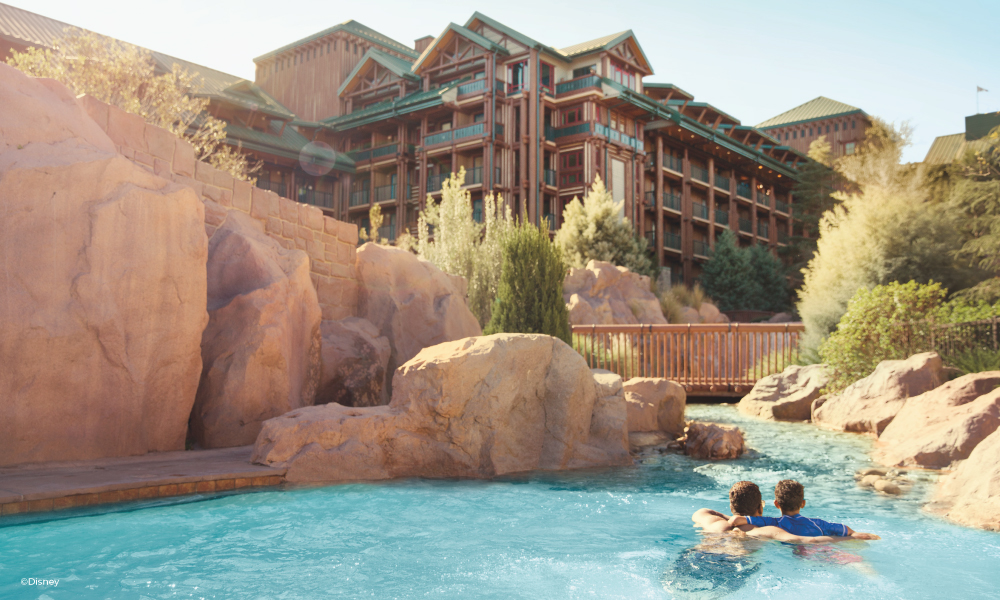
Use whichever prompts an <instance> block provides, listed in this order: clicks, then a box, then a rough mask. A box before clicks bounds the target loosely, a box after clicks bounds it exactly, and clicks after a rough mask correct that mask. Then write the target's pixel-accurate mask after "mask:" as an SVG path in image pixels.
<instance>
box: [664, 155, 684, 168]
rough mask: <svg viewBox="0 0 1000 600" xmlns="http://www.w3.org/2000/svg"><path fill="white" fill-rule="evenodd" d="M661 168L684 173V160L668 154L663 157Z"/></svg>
mask: <svg viewBox="0 0 1000 600" xmlns="http://www.w3.org/2000/svg"><path fill="white" fill-rule="evenodd" d="M663 166H664V167H666V168H668V169H670V170H671V171H675V172H677V173H683V172H684V160H683V159H680V158H678V157H676V156H673V155H670V154H664V155H663Z"/></svg>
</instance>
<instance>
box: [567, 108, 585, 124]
mask: <svg viewBox="0 0 1000 600" xmlns="http://www.w3.org/2000/svg"><path fill="white" fill-rule="evenodd" d="M582 120H583V105H582V104H581V105H580V106H574V107H572V108H564V109H563V111H562V124H563V125H572V124H573V123H579V122H580V121H582Z"/></svg>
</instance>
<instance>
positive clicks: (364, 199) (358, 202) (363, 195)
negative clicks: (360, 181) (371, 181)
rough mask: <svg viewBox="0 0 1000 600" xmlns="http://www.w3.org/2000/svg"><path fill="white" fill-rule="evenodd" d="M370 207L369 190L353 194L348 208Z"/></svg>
mask: <svg viewBox="0 0 1000 600" xmlns="http://www.w3.org/2000/svg"><path fill="white" fill-rule="evenodd" d="M367 205H368V190H358V191H355V192H351V199H350V200H349V201H348V206H352V207H353V206H367Z"/></svg>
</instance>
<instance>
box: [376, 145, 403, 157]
mask: <svg viewBox="0 0 1000 600" xmlns="http://www.w3.org/2000/svg"><path fill="white" fill-rule="evenodd" d="M397 148H399V144H388V145H385V146H379V147H378V148H372V158H373V159H374V158H379V157H380V156H392V155H395V154H396V149H397Z"/></svg>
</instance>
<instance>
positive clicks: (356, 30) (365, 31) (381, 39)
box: [253, 21, 417, 62]
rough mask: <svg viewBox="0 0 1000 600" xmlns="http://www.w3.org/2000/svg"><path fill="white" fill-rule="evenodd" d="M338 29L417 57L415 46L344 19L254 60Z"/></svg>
mask: <svg viewBox="0 0 1000 600" xmlns="http://www.w3.org/2000/svg"><path fill="white" fill-rule="evenodd" d="M337 31H346V32H347V33H351V34H354V35H356V36H358V37H360V38H363V39H366V40H368V41H369V42H371V43H373V44H378V45H380V46H383V47H385V48H389V49H391V50H394V51H396V52H399V53H400V54H405V55H407V56H410V57H413V58H416V57H417V51H416V50H414V49H413V48H410V47H409V46H405V45H403V44H400V43H399V42H397V41H396V40H394V39H392V38H390V37H387V36H384V35H382V34H381V33H379V32H377V31H375V30H374V29H372V28H371V27H366V26H364V25H362V24H361V23H358V22H357V21H344V22H343V23H340V24H339V25H334V26H333V27H330V28H328V29H324V30H323V31H320V32H317V33H314V34H312V35H310V36H306V37H304V38H302V39H301V40H298V41H296V42H292V43H291V44H286V45H284V46H282V47H281V48H278V49H277V50H271V51H270V52H268V53H266V54H261V55H260V56H258V57H257V58H255V59H253V61H254V62H260V61H262V60H265V59H267V58H271V57H272V56H275V55H277V54H281V53H282V52H287V51H288V50H291V49H293V48H297V47H298V46H302V45H303V44H308V43H309V42H312V41H315V40H318V39H320V38H323V37H326V36H328V35H330V34H331V33H335V32H337Z"/></svg>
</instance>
